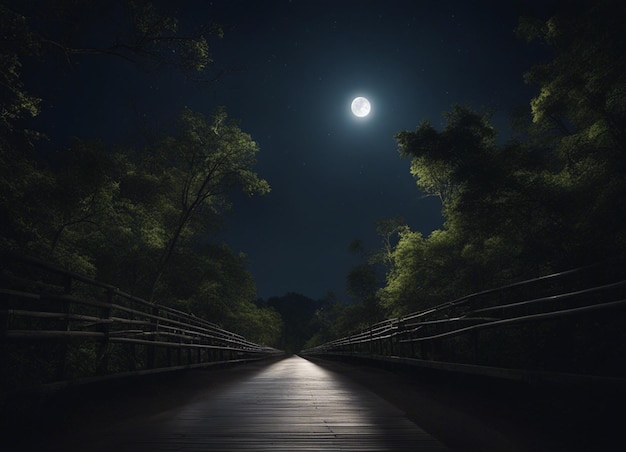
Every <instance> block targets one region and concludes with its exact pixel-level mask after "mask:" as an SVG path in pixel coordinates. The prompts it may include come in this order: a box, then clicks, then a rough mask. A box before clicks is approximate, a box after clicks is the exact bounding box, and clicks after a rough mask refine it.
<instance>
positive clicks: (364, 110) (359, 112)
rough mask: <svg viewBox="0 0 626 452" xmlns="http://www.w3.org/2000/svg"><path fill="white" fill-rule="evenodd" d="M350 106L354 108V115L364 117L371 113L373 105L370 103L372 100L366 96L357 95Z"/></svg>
mask: <svg viewBox="0 0 626 452" xmlns="http://www.w3.org/2000/svg"><path fill="white" fill-rule="evenodd" d="M350 108H352V113H353V114H354V116H358V117H359V118H362V117H364V116H367V115H369V114H370V110H371V109H372V106H371V105H370V101H369V100H367V99H366V98H365V97H357V98H356V99H354V100H353V101H352V105H351V107H350Z"/></svg>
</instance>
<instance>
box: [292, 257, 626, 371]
mask: <svg viewBox="0 0 626 452" xmlns="http://www.w3.org/2000/svg"><path fill="white" fill-rule="evenodd" d="M625 274H626V270H625V269H624V267H623V266H622V265H620V264H616V263H613V264H611V265H596V266H591V267H585V268H579V269H575V270H569V271H565V272H561V273H556V274H551V275H548V276H543V277H540V278H536V279H532V280H528V281H523V282H519V283H516V284H511V285H508V286H505V287H500V288H497V289H493V290H487V291H484V292H480V293H475V294H472V295H468V296H465V297H462V298H460V299H457V300H454V301H451V302H448V303H444V304H441V305H439V306H435V307H433V308H430V309H426V310H423V311H420V312H415V313H412V314H409V315H406V316H404V317H399V318H393V319H389V320H385V321H383V322H380V323H377V324H375V325H372V326H371V327H370V328H368V329H366V330H364V331H360V332H358V333H355V334H352V335H350V336H346V337H343V338H340V339H337V340H334V341H331V342H328V343H326V344H323V345H320V346H317V347H314V348H311V349H308V350H304V351H303V352H302V354H303V355H304V356H335V357H349V358H358V359H368V360H372V359H373V360H377V361H387V362H389V361H391V362H401V363H405V364H412V365H417V366H423V367H428V368H433V369H441V370H450V371H460V372H468V373H474V374H480V375H490V376H497V377H505V378H511V379H522V380H527V379H531V380H537V379H539V380H542V379H545V380H557V381H564V380H576V381H579V380H581V379H583V380H584V379H587V380H588V379H596V378H602V379H607V378H608V379H618V380H619V381H620V382H621V383H624V382H626V379H625V378H626V364H625V363H626V328H624V326H623V325H624V320H626V278H625V277H624V276H625Z"/></svg>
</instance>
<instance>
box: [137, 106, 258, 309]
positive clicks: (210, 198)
mask: <svg viewBox="0 0 626 452" xmlns="http://www.w3.org/2000/svg"><path fill="white" fill-rule="evenodd" d="M258 150H259V148H258V146H257V144H256V143H255V142H254V141H252V138H251V137H250V135H248V134H246V133H244V132H242V131H241V130H240V129H239V127H238V126H237V125H236V124H235V123H234V122H233V121H229V120H228V118H227V116H226V113H225V111H224V110H223V109H219V110H218V111H217V112H216V113H215V114H214V115H213V118H212V119H211V122H210V123H209V122H208V121H207V120H206V119H205V118H204V117H203V115H201V114H199V113H194V112H192V111H191V110H188V109H186V110H184V111H183V113H182V114H181V117H180V121H179V124H178V127H177V130H176V131H175V134H174V135H171V136H169V137H166V138H165V139H163V140H162V141H161V143H159V144H158V145H157V147H156V148H154V149H149V150H147V151H148V152H151V153H152V156H151V158H149V159H147V161H146V164H148V165H154V166H155V169H156V171H157V173H158V174H157V177H165V178H167V179H169V181H170V185H171V189H172V191H171V195H172V197H171V198H170V201H171V207H172V211H171V215H170V219H169V222H168V224H167V225H166V230H167V239H166V243H165V246H164V247H163V250H162V252H161V254H160V256H159V258H158V260H157V262H156V266H155V273H154V277H153V281H152V284H151V289H150V297H151V298H152V297H154V294H155V291H156V289H157V285H158V283H159V280H160V278H161V276H162V275H163V272H164V271H165V269H166V267H167V265H168V263H169V261H170V259H171V258H172V256H173V254H174V252H175V250H176V248H177V246H178V245H179V242H180V240H181V239H183V238H184V236H185V234H186V233H187V232H189V231H188V228H189V226H190V225H191V224H192V221H193V220H195V219H196V217H197V216H198V215H200V214H202V213H206V212H209V213H210V212H213V213H219V212H221V211H223V210H224V209H225V208H228V207H229V199H228V197H229V195H230V193H231V192H232V191H233V190H234V189H235V188H237V187H239V188H241V189H242V191H243V192H244V193H246V194H247V195H249V196H253V195H263V194H266V193H268V192H269V190H270V187H269V184H268V183H267V181H265V180H264V179H261V178H260V177H259V176H258V175H257V174H256V173H254V172H253V171H252V168H253V166H254V164H255V162H256V160H255V159H256V153H257V152H258Z"/></svg>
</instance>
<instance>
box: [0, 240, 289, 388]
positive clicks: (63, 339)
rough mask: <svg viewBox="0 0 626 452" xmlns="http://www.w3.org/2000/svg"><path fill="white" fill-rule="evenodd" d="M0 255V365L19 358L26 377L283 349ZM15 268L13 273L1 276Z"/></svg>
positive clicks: (16, 382) (93, 373)
mask: <svg viewBox="0 0 626 452" xmlns="http://www.w3.org/2000/svg"><path fill="white" fill-rule="evenodd" d="M0 259H1V260H0V264H1V265H0V270H2V273H0V275H3V278H4V279H3V280H1V281H0V283H1V284H2V287H0V321H1V323H0V339H2V343H1V345H2V347H1V348H0V352H1V353H2V356H1V359H2V360H3V361H4V363H5V364H6V365H5V366H4V368H5V369H10V368H12V369H16V368H19V367H20V365H21V364H18V363H22V364H24V363H26V365H27V366H31V367H33V369H34V370H33V373H38V372H39V373H41V375H38V376H37V377H36V378H35V380H33V381H32V382H31V383H32V384H40V383H52V382H54V381H78V380H81V381H82V380H86V379H87V380H88V379H90V378H96V379H98V378H104V377H109V376H111V375H126V374H141V373H143V372H148V373H151V372H154V371H157V370H158V369H180V368H193V367H202V366H210V365H213V364H214V363H218V362H219V363H225V362H243V361H246V360H257V359H261V358H264V357H271V356H277V355H279V354H282V353H283V352H282V351H281V350H277V349H275V348H272V347H268V346H265V345H261V344H256V343H253V342H251V341H249V340H247V339H246V338H245V337H243V336H241V335H239V334H237V333H234V332H232V331H228V330H225V329H223V328H221V327H219V326H218V325H217V324H215V323H213V322H209V321H207V320H204V319H202V318H199V317H196V316H194V315H193V314H191V313H186V312H183V311H180V310H177V309H174V308H171V307H169V306H164V305H160V304H158V303H151V302H148V301H146V300H144V299H141V298H138V297H135V296H133V295H130V294H128V293H125V292H122V291H120V290H119V289H118V288H116V287H114V286H111V285H108V284H103V283H101V282H98V281H95V280H92V279H90V278H87V277H84V276H81V275H78V274H76V273H72V272H68V271H65V270H62V269H59V268H56V267H54V266H51V265H48V264H47V263H44V262H41V261H38V260H36V259H32V258H29V257H22V256H16V255H13V254H8V253H3V252H0ZM16 273H19V277H13V278H11V277H7V276H6V275H14V274H16ZM54 278H57V279H56V280H55V279H54ZM103 289H104V290H103ZM28 344H37V347H35V348H31V347H30V346H29V345H28ZM79 356H82V357H83V358H77V357H79ZM81 359H84V360H81ZM11 361H15V364H11ZM0 376H2V378H3V379H4V380H5V381H7V380H8V381H9V385H8V386H9V387H10V386H11V385H13V386H23V385H24V384H23V382H22V381H20V378H19V376H18V375H11V374H7V373H5V374H2V372H0ZM5 386H6V385H5ZM5 389H7V388H5ZM9 389H10V388H9ZM3 390H4V389H3Z"/></svg>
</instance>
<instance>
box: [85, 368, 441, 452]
mask: <svg viewBox="0 0 626 452" xmlns="http://www.w3.org/2000/svg"><path fill="white" fill-rule="evenodd" d="M84 434H85V436H86V437H88V439H86V438H83V441H88V443H86V444H81V443H80V442H78V439H77V438H74V441H76V442H75V443H74V444H73V446H74V447H75V448H76V450H82V449H81V448H82V447H85V449H84V450H98V451H99V450H102V451H105V450H106V451H109V450H133V451H135V450H136V451H148V450H149V451H173V450H265V451H267V450H272V451H274V450H290V451H298V450H355V451H370V450H377V451H381V450H393V451H396V450H398V451H402V450H407V451H409V450H410V451H437V450H440V451H443V450H448V449H447V448H446V447H445V446H444V445H443V444H442V443H441V442H439V441H438V440H436V439H435V438H433V437H432V436H431V435H429V434H428V433H426V432H425V431H424V430H423V429H421V428H420V427H419V426H417V425H416V424H415V423H413V422H412V421H410V420H409V419H408V418H407V417H406V415H405V413H404V412H403V411H402V410H400V409H398V408H395V407H394V406H393V405H391V404H390V403H389V402H387V401H385V400H384V399H382V398H380V397H378V396H377V395H375V394H374V393H372V392H369V391H367V390H365V389H364V388H363V387H360V386H358V385H356V384H354V383H353V382H352V381H350V380H349V379H347V378H345V377H342V376H340V375H339V374H336V373H333V372H330V371H328V370H325V369H324V368H322V367H320V366H319V365H317V364H314V363H312V362H310V361H307V360H304V359H302V358H300V357H290V358H287V359H284V360H281V361H278V362H275V363H273V364H271V365H269V366H267V367H265V368H263V369H262V370H261V371H260V372H257V373H253V374H249V375H246V376H245V378H242V379H240V380H238V381H235V382H232V383H231V384H228V385H224V386H222V387H220V390H219V391H210V390H207V391H206V392H205V393H200V394H199V395H198V396H196V397H195V398H194V399H192V400H190V401H189V402H188V403H186V404H184V405H183V406H181V407H179V408H177V409H174V410H170V411H167V412H164V413H161V414H159V415H152V416H146V417H145V418H142V419H138V420H135V421H133V422H128V423H122V424H118V425H111V426H109V427H103V428H102V430H101V431H99V432H85V433H84Z"/></svg>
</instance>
